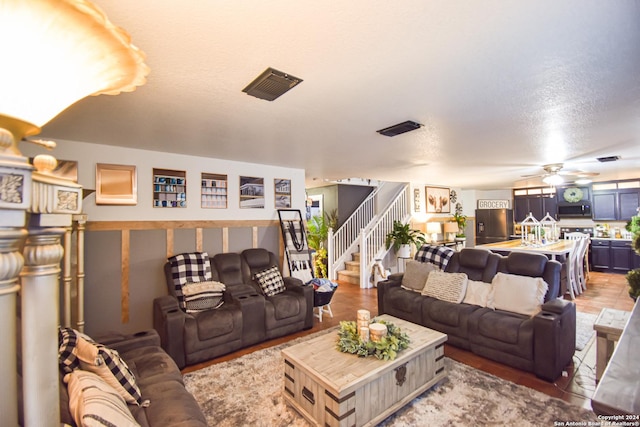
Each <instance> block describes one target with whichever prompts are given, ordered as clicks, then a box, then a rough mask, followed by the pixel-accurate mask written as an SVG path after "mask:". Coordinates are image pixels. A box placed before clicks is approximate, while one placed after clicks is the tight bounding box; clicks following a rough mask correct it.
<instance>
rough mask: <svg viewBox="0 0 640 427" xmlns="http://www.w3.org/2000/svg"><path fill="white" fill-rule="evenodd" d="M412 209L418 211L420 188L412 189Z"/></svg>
mask: <svg viewBox="0 0 640 427" xmlns="http://www.w3.org/2000/svg"><path fill="white" fill-rule="evenodd" d="M413 211H414V212H420V189H419V188H414V189H413Z"/></svg>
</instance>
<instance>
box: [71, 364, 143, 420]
mask: <svg viewBox="0 0 640 427" xmlns="http://www.w3.org/2000/svg"><path fill="white" fill-rule="evenodd" d="M64 382H65V383H67V389H68V391H69V411H70V412H71V416H72V417H73V419H74V421H75V422H76V425H79V426H87V427H94V426H95V427H104V426H106V425H110V426H118V427H132V426H139V424H138V423H137V422H136V420H135V419H134V418H133V415H131V412H130V411H129V408H128V407H127V404H126V403H125V401H124V399H123V398H122V396H120V394H119V393H118V392H117V391H116V390H114V389H113V387H111V386H110V385H109V384H107V383H106V382H104V380H103V379H102V378H100V377H99V376H97V375H96V374H94V373H91V372H87V371H83V370H81V369H76V370H75V371H73V372H72V373H70V374H67V375H65V377H64Z"/></svg>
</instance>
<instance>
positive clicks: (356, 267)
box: [338, 252, 360, 286]
mask: <svg viewBox="0 0 640 427" xmlns="http://www.w3.org/2000/svg"><path fill="white" fill-rule="evenodd" d="M344 266H345V268H346V270H340V271H338V281H340V282H344V283H351V284H353V285H358V286H360V252H354V253H352V254H351V261H345V262H344Z"/></svg>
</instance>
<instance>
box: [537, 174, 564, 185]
mask: <svg viewBox="0 0 640 427" xmlns="http://www.w3.org/2000/svg"><path fill="white" fill-rule="evenodd" d="M542 182H544V183H545V184H547V185H560V184H562V183H563V182H564V178H562V177H561V176H560V175H558V174H555V173H554V174H551V175H547V176H545V177H544V178H542Z"/></svg>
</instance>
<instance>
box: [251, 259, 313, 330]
mask: <svg viewBox="0 0 640 427" xmlns="http://www.w3.org/2000/svg"><path fill="white" fill-rule="evenodd" d="M242 258H243V260H244V262H245V265H246V269H243V275H244V282H245V283H250V284H252V286H253V287H254V288H255V289H258V290H260V285H259V284H258V283H257V282H256V281H255V279H254V276H255V274H256V273H259V272H261V271H264V270H266V269H268V268H271V267H273V266H278V258H277V257H276V255H275V254H274V253H273V252H269V251H267V250H266V249H261V248H255V249H246V250H244V251H243V252H242ZM283 280H284V285H285V287H286V290H285V291H284V292H281V293H279V294H276V295H274V296H265V317H264V325H265V332H266V336H267V339H271V338H276V337H280V336H283V335H287V334H290V333H292V332H296V331H299V330H301V329H309V328H311V327H312V326H313V286H303V283H302V281H301V280H300V279H296V278H295V277H283Z"/></svg>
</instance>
